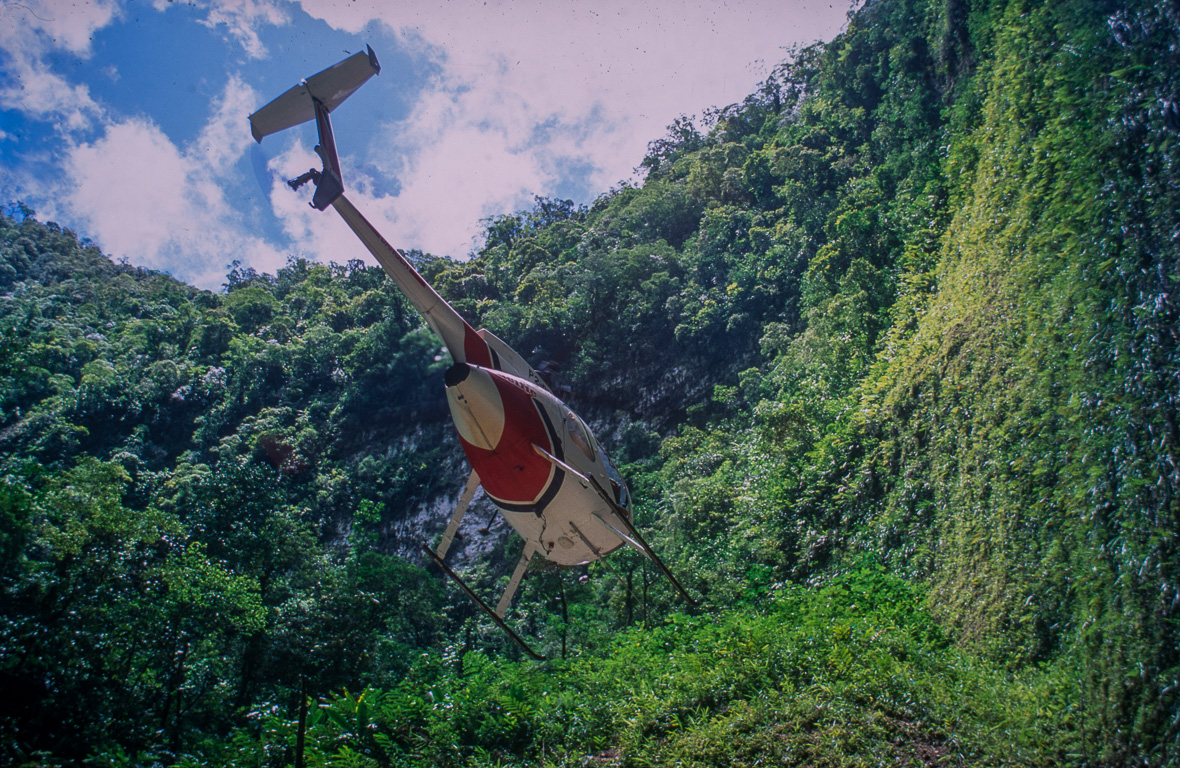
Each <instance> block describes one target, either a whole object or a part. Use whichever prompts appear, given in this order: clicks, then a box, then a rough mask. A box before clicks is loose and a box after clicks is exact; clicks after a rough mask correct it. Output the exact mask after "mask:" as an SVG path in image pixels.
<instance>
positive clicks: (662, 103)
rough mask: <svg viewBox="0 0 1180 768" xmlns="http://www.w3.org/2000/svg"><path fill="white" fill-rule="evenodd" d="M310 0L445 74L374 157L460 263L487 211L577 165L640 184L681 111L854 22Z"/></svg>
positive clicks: (505, 206)
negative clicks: (378, 29)
mask: <svg viewBox="0 0 1180 768" xmlns="http://www.w3.org/2000/svg"><path fill="white" fill-rule="evenodd" d="M299 2H300V5H301V6H302V7H303V9H304V10H305V11H306V12H307V13H308V14H309V15H311V16H313V17H315V18H319V19H322V20H324V21H325V22H326V23H328V24H329V25H330V26H332V27H334V28H336V29H339V30H342V31H345V32H349V33H354V34H355V33H358V32H360V31H362V29H363V28H364V27H365V26H366V25H367V24H369V23H371V22H374V21H377V22H380V23H382V24H385V25H386V26H388V27H389V28H390V29H392V30H393V31H394V32H395V33H396V34H397V35H399V37H400V39H401V41H402V43H403V44H404V45H406V46H408V47H411V48H415V49H416V50H417V51H418V52H419V53H420V55H422V56H425V57H428V58H431V59H433V60H435V61H436V62H437V63H438V64H439V66H440V67H441V73H442V74H441V76H440V77H439V78H438V79H437V80H436V82H435V83H433V85H432V87H431V88H429V89H427V90H426V91H425V92H424V93H423V95H422V96H421V99H420V101H419V103H417V104H415V105H414V107H413V108H412V110H411V117H410V118H409V120H407V121H406V122H404V123H401V124H397V125H391V126H387V127H386V129H385V131H384V132H382V134H381V135H380V136H379V139H378V140H377V141H375V142H374V152H373V154H375V155H376V154H378V153H380V157H379V158H378V159H377V160H375V163H376V165H377V167H378V168H379V169H380V170H381V171H382V172H383V173H385V174H387V175H388V176H390V177H391V178H395V179H397V180H398V182H399V184H400V185H401V190H400V193H399V195H398V197H397V206H396V208H397V210H398V211H399V219H398V220H399V221H400V228H401V232H402V233H403V234H404V236H405V237H406V238H407V240H408V241H410V242H411V243H412V244H414V245H415V246H416V247H422V248H424V249H426V250H430V251H433V252H436V253H443V254H447V255H452V256H463V255H466V253H467V251H468V250H469V247H470V242H471V237H472V236H473V235H474V234H475V233H476V230H477V229H478V224H477V222H478V220H479V219H480V218H482V217H485V216H488V215H491V214H495V213H504V212H510V211H513V210H518V209H520V208H522V207H527V206H528V205H529V204H530V203H531V202H532V196H533V195H534V194H554V193H555V191H556V189H557V188H558V186H559V184H560V182H561V181H562V176H561V174H560V173H559V169H560V168H561V167H563V166H566V167H568V166H569V165H570V164H576V165H578V166H581V167H585V168H590V169H593V172H592V174H591V175H590V177H589V178H588V179H587V180H586V181H587V182H588V184H589V186H590V187H591V188H594V189H600V190H605V189H606V188H608V187H610V186H611V185H612V184H614V183H616V182H619V181H622V180H625V179H628V178H630V177H631V176H632V171H633V169H634V168H635V167H636V166H637V165H638V164H639V162H640V161H641V160H642V158H643V155H644V153H645V150H646V147H647V144H648V142H650V141H652V140H653V139H657V138H659V137H661V136H662V135H663V133H664V130H665V128H666V127H667V125H668V124H670V123H671V122H672V120H673V119H675V118H676V117H677V116H679V115H680V114H682V113H693V112H699V111H701V110H702V109H704V108H706V107H709V106H725V105H726V104H728V103H731V102H735V101H740V100H741V99H742V98H744V97H745V96H746V95H747V94H748V93H750V92H752V91H753V89H754V87H755V86H756V85H757V84H758V82H759V81H760V80H762V79H764V78H765V76H766V75H767V74H769V70H770V68H771V67H773V66H774V65H775V64H777V63H778V61H779V60H780V59H781V58H783V56H784V55H785V52H784V50H783V47H784V46H787V45H791V44H794V43H798V42H803V43H809V42H812V41H814V40H817V39H820V38H830V37H831V36H832V35H834V34H835V32H837V31H838V30H839V28H840V27H841V26H842V24H843V20H844V13H843V12H842V11H835V10H833V9H832V8H831V6H829V5H828V4H827V3H819V2H811V0H796V2H783V0H743V1H741V2H729V3H704V2H701V3H695V4H684V5H681V4H678V3H668V2H665V3H634V2H632V0H606V1H605V2H603V1H596V2H594V3H587V2H584V0H581V1H580V0H560V1H558V2H554V1H553V0H529V1H527V2H503V1H502V2H495V1H494V0H493V1H492V2H484V1H483V0H449V1H448V2H435V3H410V4H406V5H404V6H399V7H398V9H397V12H396V13H391V12H390V10H389V6H388V5H387V4H386V3H384V2H381V0H350V2H332V1H331V0H299ZM359 98H363V96H362V97H359ZM346 170H347V169H346Z"/></svg>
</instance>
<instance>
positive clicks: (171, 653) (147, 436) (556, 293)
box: [0, 0, 1180, 766]
mask: <svg viewBox="0 0 1180 768" xmlns="http://www.w3.org/2000/svg"><path fill="white" fill-rule="evenodd" d="M642 168H643V170H644V172H645V176H644V179H643V181H642V183H640V184H638V185H636V186H622V187H619V188H616V189H613V190H610V191H609V192H607V193H605V194H603V195H602V196H601V197H600V198H598V199H597V200H596V201H595V202H594V203H593V204H592V205H590V206H588V207H578V206H575V205H574V204H573V203H571V202H569V201H561V200H549V199H540V198H539V199H537V201H536V205H535V206H534V208H533V209H532V210H530V211H522V212H520V213H518V214H515V215H510V216H503V217H498V218H495V219H492V220H489V221H487V222H485V225H486V231H485V240H484V245H483V247H482V248H481V249H480V251H479V254H478V256H477V257H476V258H474V259H472V260H470V261H468V262H462V263H459V262H452V261H449V260H446V259H440V258H435V257H432V256H430V255H428V254H421V253H412V254H410V256H411V258H412V260H413V261H414V262H415V263H416V264H417V265H418V266H419V268H420V270H421V271H422V272H423V274H424V275H426V276H427V278H428V279H429V280H430V281H431V282H432V283H433V284H434V285H435V286H436V287H437V288H438V290H439V291H440V293H441V294H442V295H443V296H444V297H446V298H447V299H448V300H449V301H451V302H452V303H453V304H454V305H455V306H456V308H457V309H458V310H459V311H460V312H461V313H463V314H464V316H465V317H467V318H468V320H469V321H471V322H472V324H473V325H477V326H479V325H483V326H486V327H488V328H489V329H490V330H492V331H493V332H494V333H496V334H497V335H498V336H500V337H501V338H503V339H505V340H507V341H508V342H509V343H510V344H512V345H513V346H514V347H515V348H516V349H518V350H519V351H521V352H522V353H523V354H524V355H525V356H526V357H527V358H528V359H529V360H530V361H531V362H532V363H533V365H534V366H536V367H537V368H538V369H539V370H542V371H544V372H545V373H546V375H548V376H550V378H551V382H552V384H553V386H554V388H555V391H559V392H560V393H561V394H562V396H563V398H564V399H566V400H567V402H569V403H570V404H571V406H573V407H574V408H575V409H577V410H578V412H579V413H581V414H583V415H585V416H587V417H588V420H589V421H590V422H591V423H592V425H593V426H594V428H595V429H596V433H597V434H598V436H599V438H600V439H601V440H602V442H603V443H604V444H605V445H607V446H608V447H609V449H610V450H611V452H612V455H614V456H615V457H616V458H617V459H618V461H619V462H620V463H621V464H622V467H621V469H622V471H623V474H624V475H625V476H626V477H627V479H628V481H629V483H630V485H631V487H632V490H633V492H634V494H635V497H636V501H637V517H638V520H639V523H640V525H641V527H642V528H643V529H644V530H645V531H647V532H649V533H650V536H649V538H650V539H651V540H652V541H653V544H654V545H655V546H656V548H657V549H659V550H660V551H661V552H663V553H665V554H666V556H667V559H668V561H669V564H670V565H671V566H672V567H673V569H674V570H675V571H677V572H678V573H681V574H684V575H685V577H686V581H687V582H688V583H689V585H690V588H691V589H692V590H693V591H694V592H696V593H697V594H700V595H702V596H703V598H704V601H703V602H704V605H703V607H702V609H701V610H700V611H697V612H694V613H693V615H686V614H684V613H682V612H681V611H683V607H682V606H681V605H680V604H679V603H678V602H677V601H676V599H675V596H674V595H673V594H671V592H670V590H669V589H668V587H667V586H666V585H665V584H664V583H663V582H662V581H660V580H658V579H657V578H656V576H655V574H654V573H653V572H650V571H649V570H648V569H647V568H645V566H644V565H643V563H642V562H641V561H640V560H639V559H638V558H636V557H633V556H631V555H629V554H621V555H618V556H615V557H612V558H611V561H610V563H609V564H605V565H602V566H599V565H595V566H593V567H591V568H590V569H589V570H588V571H584V570H578V571H574V572H563V571H556V570H539V571H538V572H536V573H535V574H532V575H531V576H530V578H529V579H528V580H527V582H526V585H525V587H524V589H523V590H522V594H521V597H520V599H519V603H518V606H517V608H516V612H515V614H514V615H515V618H514V621H516V622H517V624H518V627H519V629H520V631H522V632H523V633H525V634H527V635H528V636H529V637H531V638H536V642H537V643H538V645H540V646H541V647H542V648H543V650H544V651H545V652H546V653H547V654H548V655H549V656H550V657H551V659H553V660H552V661H549V662H545V663H543V664H535V663H533V662H527V661H522V660H521V659H520V658H519V653H518V652H517V650H516V649H515V648H514V647H512V646H510V645H506V642H505V640H504V639H503V638H502V637H501V636H500V635H499V634H498V633H497V632H496V631H495V629H494V628H493V627H490V626H485V624H484V623H483V622H481V621H479V620H477V619H476V618H475V617H474V616H473V615H472V613H471V610H470V608H469V607H468V606H467V605H466V604H465V603H464V601H463V600H462V599H461V598H460V597H459V596H457V595H455V594H454V593H453V591H452V590H450V588H449V587H448V586H446V585H444V584H443V583H441V581H440V580H439V578H438V577H437V575H436V574H431V573H428V572H426V571H424V570H423V569H422V568H421V567H419V566H420V562H419V561H418V560H416V559H415V558H414V556H413V555H412V552H413V551H414V550H415V548H416V547H417V545H418V543H419V542H421V541H423V540H429V539H430V538H431V537H433V536H435V535H436V534H437V532H438V531H439V530H440V529H441V527H442V525H443V523H444V522H445V518H446V514H447V511H448V510H449V507H450V505H451V504H452V503H453V501H454V499H455V497H456V496H457V495H458V492H459V490H460V487H461V484H462V477H463V474H464V470H463V465H462V460H461V452H460V451H459V450H458V445H457V442H456V441H455V439H454V437H453V429H452V428H451V426H450V422H449V417H448V415H447V410H446V406H445V400H444V398H443V396H442V393H441V378H442V371H443V370H444V369H445V367H446V366H447V365H448V360H447V358H446V356H445V354H440V345H439V343H438V342H437V341H436V340H435V339H434V338H433V337H432V336H431V335H430V333H429V331H428V330H427V329H426V328H425V327H424V326H423V324H422V323H421V322H420V320H419V319H418V317H417V316H416V315H415V314H414V313H413V312H412V311H410V310H409V309H408V308H407V307H406V305H405V304H404V303H403V302H402V300H401V299H400V297H399V296H398V295H397V294H396V291H395V290H394V289H393V287H392V285H391V284H390V283H388V282H387V281H386V280H385V278H384V276H383V275H382V273H381V272H380V271H379V270H378V269H375V268H368V267H365V266H363V265H362V264H359V263H350V264H347V265H343V266H341V265H320V264H312V263H308V262H305V261H300V260H294V259H293V260H292V261H291V262H290V263H289V264H288V265H287V267H286V268H284V269H282V270H280V271H279V272H278V273H277V274H276V275H260V274H256V273H254V272H252V271H250V270H244V269H241V268H240V267H235V268H234V269H233V270H232V271H231V272H230V274H229V275H228V276H227V284H226V289H225V291H223V292H220V293H209V292H203V291H198V290H196V289H193V288H191V287H188V286H185V285H183V284H181V283H178V282H176V281H174V280H172V279H171V278H169V277H167V276H166V275H160V274H155V273H150V272H147V271H144V270H137V269H133V268H129V267H126V266H120V265H114V264H112V263H111V262H110V261H109V260H108V259H106V258H104V257H103V256H102V255H101V253H99V252H98V251H97V249H95V248H94V247H93V246H91V245H90V244H89V243H87V242H86V241H85V240H81V241H79V240H78V238H77V237H76V236H75V235H74V234H73V233H71V232H68V231H65V230H62V229H61V228H60V227H59V226H57V225H55V224H52V223H41V222H39V221H38V220H37V218H36V216H35V214H34V213H33V212H31V211H29V210H27V209H23V208H19V207H18V208H15V209H12V210H10V211H8V213H7V214H6V215H4V217H3V218H0V290H2V291H3V292H4V295H3V299H2V301H0V365H2V366H3V368H2V369H0V370H2V371H3V375H2V377H0V473H3V475H4V480H5V482H4V485H3V488H2V489H0V490H2V496H0V519H2V520H3V524H2V525H0V531H2V536H3V538H0V550H2V551H3V554H4V557H3V571H2V573H0V577H2V579H3V582H2V586H3V594H4V602H3V605H4V609H3V616H4V621H3V624H2V625H0V684H2V686H3V688H4V690H6V691H9V692H10V695H8V696H6V697H4V700H3V701H2V702H0V755H3V757H4V759H5V760H6V761H11V762H15V763H16V764H38V765H49V764H67V763H79V762H81V761H83V760H86V759H93V760H95V761H98V762H103V763H120V764H148V763H163V764H178V763H184V764H189V765H195V764H209V765H219V764H250V765H285V764H293V763H294V762H295V761H296V754H297V752H300V751H301V750H302V753H303V755H304V758H305V759H306V761H307V764H313V763H314V764H322V765H327V764H332V765H336V764H340V765H346V764H347V765H417V764H422V765H493V764H535V765H565V764H569V765H573V764H579V765H581V764H584V762H583V761H584V760H590V761H591V762H594V763H595V764H618V765H665V764H668V765H670V764H676V763H677V761H680V763H682V764H696V765H755V764H759V761H761V764H766V763H768V762H769V761H772V760H773V761H775V762H778V763H782V764H786V765H871V764H910V763H914V762H916V763H919V764H924V765H934V764H941V763H945V762H947V761H952V762H958V763H959V764H971V765H975V764H980V765H993V764H994V765H1094V766H1097V765H1104V766H1105V765H1109V766H1115V765H1128V766H1129V765H1150V766H1165V765H1173V764H1176V762H1177V761H1180V719H1178V718H1177V715H1176V713H1177V712H1180V700H1178V696H1180V623H1178V621H1177V618H1178V613H1177V611H1178V609H1180V554H1178V552H1177V541H1176V536H1177V528H1178V527H1180V496H1178V492H1180V431H1178V429H1177V424H1176V414H1177V413H1178V412H1180V349H1178V341H1180V339H1178V335H1180V332H1178V330H1177V329H1180V292H1178V289H1180V286H1178V285H1177V283H1178V282H1180V247H1178V237H1180V235H1178V234H1177V233H1180V170H1178V169H1180V10H1177V7H1176V6H1175V4H1174V3H1169V2H1163V1H1162V0H1161V2H1157V3H1151V2H1132V3H1123V4H1101V3H1099V4H1095V3H1092V2H1080V1H1079V2H1062V3H1056V4H1035V3H1029V2H1025V0H1007V1H1005V0H993V1H992V2H987V3H984V2H972V1H971V0H951V1H950V2H945V3H933V2H929V1H928V0H876V2H871V3H868V4H866V5H865V6H864V7H863V8H861V9H860V10H859V11H857V12H856V13H855V14H854V15H852V16H851V17H850V21H849V25H848V28H847V30H846V32H845V33H844V34H842V35H841V36H839V37H838V38H836V39H835V40H833V41H831V42H830V43H828V44H826V45H822V46H814V47H811V48H807V49H804V50H799V51H795V52H793V53H792V55H791V56H790V57H789V58H788V59H787V60H786V61H784V62H783V63H782V64H781V65H779V66H778V67H777V68H775V70H774V71H773V73H772V75H771V76H770V77H769V78H768V79H767V80H766V81H765V83H763V85H762V86H761V87H760V88H759V89H758V91H757V92H755V93H753V94H751V95H750V96H749V97H748V98H747V99H746V100H745V101H744V102H742V103H740V104H735V105H731V106H728V107H725V108H722V109H713V110H710V111H708V112H706V114H705V117H704V118H703V119H701V120H692V119H689V118H682V119H680V120H678V121H677V122H676V123H674V124H673V125H672V126H670V127H669V131H668V134H667V135H666V136H665V137H663V138H659V139H657V140H655V141H653V142H652V143H651V145H650V146H649V151H648V154H647V156H646V157H645V158H644V159H643V161H642ZM490 517H491V508H490V507H488V506H486V505H485V506H483V507H481V508H477V509H475V510H474V511H473V512H472V513H471V514H469V515H468V521H469V527H468V528H467V529H465V532H464V533H465V535H464V538H463V542H462V545H463V548H464V551H463V552H461V553H460V555H459V562H460V563H462V566H463V568H464V570H465V572H466V573H467V574H468V575H469V576H470V577H471V578H472V579H473V580H474V581H476V582H478V583H479V585H480V588H483V589H487V590H489V591H492V590H494V589H495V588H496V585H497V582H499V581H502V580H503V579H504V578H505V563H507V562H509V561H511V560H512V559H513V556H514V554H516V552H517V549H518V548H519V544H518V543H517V542H515V541H513V540H512V539H510V538H508V537H507V536H506V535H505V531H504V525H503V524H502V523H496V522H494V521H491V520H490ZM581 576H587V577H588V578H586V579H582V578H579V577H581ZM308 701H311V702H312V703H313V704H318V705H319V706H312V707H311V708H310V710H308V709H307V707H306V703H307V702H308ZM301 722H302V723H303V725H302V726H301V725H300V723H301ZM301 732H302V733H303V738H302V740H300V737H299V734H300V733H301ZM298 741H301V743H302V744H303V746H302V748H301V750H300V748H297V746H296V744H297V742H298ZM587 756H590V757H587Z"/></svg>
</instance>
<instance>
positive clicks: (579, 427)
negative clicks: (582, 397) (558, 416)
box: [565, 411, 596, 461]
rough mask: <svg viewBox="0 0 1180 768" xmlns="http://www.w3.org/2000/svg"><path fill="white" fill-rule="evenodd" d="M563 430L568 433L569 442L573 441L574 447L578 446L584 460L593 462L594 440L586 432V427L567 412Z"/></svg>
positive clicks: (571, 412) (571, 413) (570, 412)
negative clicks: (583, 455) (584, 455)
mask: <svg viewBox="0 0 1180 768" xmlns="http://www.w3.org/2000/svg"><path fill="white" fill-rule="evenodd" d="M565 428H566V429H567V430H568V431H569V433H570V440H573V442H574V445H576V446H578V448H579V450H581V451H582V453H584V454H586V458H587V459H589V460H590V461H594V455H595V453H596V452H595V450H594V438H593V437H591V436H590V433H589V432H587V431H586V425H585V424H583V423H582V420H581V419H579V418H578V417H577V416H575V415H574V414H573V411H569V412H567V413H566V416H565Z"/></svg>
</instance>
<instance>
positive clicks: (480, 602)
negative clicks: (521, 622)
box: [422, 544, 545, 661]
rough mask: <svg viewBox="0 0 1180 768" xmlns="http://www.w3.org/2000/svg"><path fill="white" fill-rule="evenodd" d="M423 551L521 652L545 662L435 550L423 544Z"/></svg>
mask: <svg viewBox="0 0 1180 768" xmlns="http://www.w3.org/2000/svg"><path fill="white" fill-rule="evenodd" d="M422 549H423V551H424V552H426V554H428V555H430V559H431V560H432V561H433V562H434V564H435V565H437V566H438V567H439V568H441V569H442V572H443V573H445V574H446V575H447V576H449V577H451V581H453V582H455V583H456V584H457V585H459V589H461V590H463V592H465V593H466V594H467V596H468V597H470V598H471V600H472V602H474V603H475V604H476V605H478V606H479V607H480V610H482V611H483V612H484V613H486V614H487V615H488V618H490V619H491V620H492V621H494V622H496V626H498V627H499V628H500V629H502V630H504V631H505V632H506V633H508V636H509V637H511V638H512V639H513V641H515V642H516V644H517V645H519V646H520V648H521V650H523V651H524V652H525V653H527V654H528V655H529V657H530V658H532V659H535V660H537V661H544V660H545V657H544V656H542V655H541V654H539V653H537V652H536V651H534V650H533V649H532V648H530V647H529V645H528V643H526V642H525V641H524V640H523V639H522V638H521V636H520V635H518V634H516V632H515V631H514V630H513V629H512V627H510V626H508V623H507V622H506V621H504V619H502V618H500V616H499V614H497V613H496V612H495V611H493V610H492V608H491V606H489V605H488V604H487V603H485V602H484V601H483V600H481V599H480V598H479V595H477V594H475V592H473V591H471V587H469V586H467V583H466V582H464V581H463V579H461V578H459V574H457V573H455V572H454V571H452V570H451V567H450V566H449V565H447V564H446V563H444V562H443V561H442V558H440V557H439V556H438V555H437V554H435V552H434V550H433V549H431V548H430V546H429V545H427V544H423V545H422Z"/></svg>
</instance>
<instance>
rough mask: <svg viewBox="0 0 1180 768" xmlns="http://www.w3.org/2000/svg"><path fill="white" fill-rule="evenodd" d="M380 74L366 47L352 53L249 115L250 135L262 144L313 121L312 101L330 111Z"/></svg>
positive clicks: (374, 59) (371, 54)
mask: <svg viewBox="0 0 1180 768" xmlns="http://www.w3.org/2000/svg"><path fill="white" fill-rule="evenodd" d="M380 71H381V65H380V64H378V63H377V56H376V54H374V53H373V49H372V48H369V47H368V46H365V52H364V53H357V54H353V55H352V56H349V57H348V58H347V59H345V60H344V61H341V62H339V63H338V64H333V65H332V66H330V67H328V68H327V69H325V70H324V71H323V72H320V73H318V74H315V75H312V76H311V77H309V78H307V79H306V80H304V81H303V82H301V83H300V84H299V85H296V86H294V87H293V88H291V89H290V90H288V91H287V92H286V93H284V94H283V95H282V96H280V97H278V98H277V99H275V100H274V101H272V102H271V103H269V104H267V105H266V106H265V107H263V108H262V109H260V110H258V111H257V112H255V113H254V114H252V115H250V132H251V133H252V134H254V140H255V141H262V137H264V136H269V135H271V134H272V133H278V132H279V131H282V130H284V129H287V128H290V127H292V126H295V125H299V124H300V123H306V122H307V121H309V120H312V119H314V118H315V103H314V101H319V102H320V103H321V104H323V105H324V109H326V110H327V111H328V112H331V111H332V110H333V109H335V108H336V107H338V106H340V102H342V101H344V100H345V99H347V98H348V97H349V96H351V95H352V94H353V92H354V91H355V90H356V89H357V88H360V87H361V86H362V85H364V84H365V82H366V81H368V79H369V78H370V77H372V76H373V75H375V74H377V73H378V72H380ZM313 100H314V101H313Z"/></svg>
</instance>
